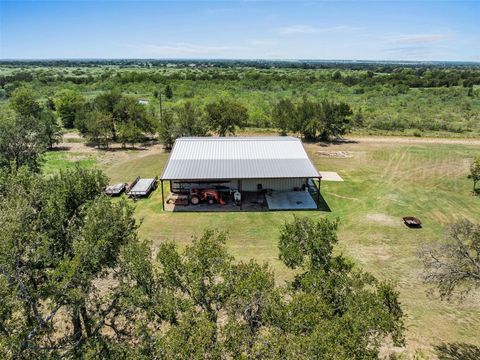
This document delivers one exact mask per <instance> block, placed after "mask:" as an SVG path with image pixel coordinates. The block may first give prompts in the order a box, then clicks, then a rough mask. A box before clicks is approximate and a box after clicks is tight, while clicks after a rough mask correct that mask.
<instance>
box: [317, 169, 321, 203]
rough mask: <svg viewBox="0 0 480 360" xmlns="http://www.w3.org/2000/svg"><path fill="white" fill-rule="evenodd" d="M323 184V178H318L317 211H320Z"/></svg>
mask: <svg viewBox="0 0 480 360" xmlns="http://www.w3.org/2000/svg"><path fill="white" fill-rule="evenodd" d="M321 182H322V178H321V177H319V178H318V189H317V190H318V191H317V210H320V183H321Z"/></svg>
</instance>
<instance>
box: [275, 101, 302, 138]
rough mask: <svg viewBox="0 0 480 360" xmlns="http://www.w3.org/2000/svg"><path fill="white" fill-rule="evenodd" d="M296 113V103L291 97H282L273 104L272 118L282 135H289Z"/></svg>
mask: <svg viewBox="0 0 480 360" xmlns="http://www.w3.org/2000/svg"><path fill="white" fill-rule="evenodd" d="M296 115H297V113H296V109H295V104H293V102H292V101H291V100H290V99H282V100H280V101H279V102H278V103H276V104H275V105H274V106H273V109H272V120H273V123H274V124H275V126H276V127H277V128H278V129H279V130H280V134H281V135H287V132H288V130H290V129H292V127H293V126H294V124H295V117H296Z"/></svg>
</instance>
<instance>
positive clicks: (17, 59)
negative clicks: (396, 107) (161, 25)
mask: <svg viewBox="0 0 480 360" xmlns="http://www.w3.org/2000/svg"><path fill="white" fill-rule="evenodd" d="M118 60H127V61H147V60H152V61H197V62H199V61H204V62H208V61H211V62H220V61H247V62H248V61H252V62H253V61H266V62H324V63H335V62H345V63H350V62H351V63H411V64H415V63H465V64H469V63H471V64H480V60H405V59H404V60H402V59H399V60H385V59H383V60H382V59H301V58H299V59H294V58H284V59H269V58H166V57H165V58H153V57H151V58H148V57H145V58H140V57H138V58H128V57H118V58H108V57H104V58H100V57H99V58H87V57H85V58H81V57H79V58H0V62H6V61H12V62H16V61H18V62H21V61H32V62H35V61H118Z"/></svg>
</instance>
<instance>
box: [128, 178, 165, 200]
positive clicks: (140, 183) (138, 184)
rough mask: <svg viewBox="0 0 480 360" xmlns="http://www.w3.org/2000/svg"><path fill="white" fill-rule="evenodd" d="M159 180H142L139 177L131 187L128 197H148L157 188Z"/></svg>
mask: <svg viewBox="0 0 480 360" xmlns="http://www.w3.org/2000/svg"><path fill="white" fill-rule="evenodd" d="M157 182H158V178H157V177H155V178H151V179H140V178H139V177H138V178H137V179H135V181H134V182H133V183H132V185H131V186H130V188H129V190H128V192H127V195H128V196H129V197H131V198H138V197H143V196H148V195H150V193H151V192H152V191H153V190H155V189H156V188H157Z"/></svg>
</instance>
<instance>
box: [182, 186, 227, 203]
mask: <svg viewBox="0 0 480 360" xmlns="http://www.w3.org/2000/svg"><path fill="white" fill-rule="evenodd" d="M201 201H206V202H207V203H208V204H209V205H213V204H215V203H217V204H220V205H225V204H226V203H225V201H224V200H223V199H222V197H221V196H220V193H219V192H218V190H214V189H192V190H191V191H190V203H192V205H198V204H200V202H201Z"/></svg>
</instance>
